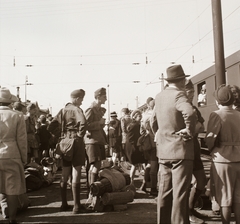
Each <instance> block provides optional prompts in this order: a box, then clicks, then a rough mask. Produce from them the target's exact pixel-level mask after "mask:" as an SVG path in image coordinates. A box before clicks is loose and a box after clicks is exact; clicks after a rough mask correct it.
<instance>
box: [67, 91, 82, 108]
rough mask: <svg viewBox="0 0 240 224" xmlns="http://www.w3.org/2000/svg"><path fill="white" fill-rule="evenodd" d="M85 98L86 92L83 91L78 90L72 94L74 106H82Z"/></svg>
mask: <svg viewBox="0 0 240 224" xmlns="http://www.w3.org/2000/svg"><path fill="white" fill-rule="evenodd" d="M84 96H85V91H84V90H83V89H76V90H74V91H72V92H71V94H70V97H71V102H72V104H73V105H75V106H77V107H79V106H81V105H82V101H83V98H84Z"/></svg>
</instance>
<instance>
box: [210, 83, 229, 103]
mask: <svg viewBox="0 0 240 224" xmlns="http://www.w3.org/2000/svg"><path fill="white" fill-rule="evenodd" d="M213 95H214V97H215V98H216V100H217V102H218V103H219V104H221V105H223V106H230V105H231V104H233V102H234V96H233V93H232V91H231V89H230V86H229V85H228V86H226V85H224V84H223V85H220V86H219V87H218V88H217V90H216V91H215V92H214V94H213Z"/></svg>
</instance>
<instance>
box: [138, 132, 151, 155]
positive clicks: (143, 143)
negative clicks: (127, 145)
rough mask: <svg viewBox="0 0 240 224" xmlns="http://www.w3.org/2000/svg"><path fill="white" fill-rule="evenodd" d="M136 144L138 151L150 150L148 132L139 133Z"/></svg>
mask: <svg viewBox="0 0 240 224" xmlns="http://www.w3.org/2000/svg"><path fill="white" fill-rule="evenodd" d="M137 146H138V148H139V151H140V152H143V151H148V150H151V149H152V144H151V139H150V136H149V134H144V135H141V136H140V137H139V138H138V141H137Z"/></svg>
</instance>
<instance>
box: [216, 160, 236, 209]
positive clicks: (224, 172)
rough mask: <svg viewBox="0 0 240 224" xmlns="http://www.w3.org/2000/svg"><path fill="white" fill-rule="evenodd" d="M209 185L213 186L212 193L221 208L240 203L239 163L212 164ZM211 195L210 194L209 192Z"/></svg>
mask: <svg viewBox="0 0 240 224" xmlns="http://www.w3.org/2000/svg"><path fill="white" fill-rule="evenodd" d="M211 172H212V173H211V174H212V175H211V183H213V185H214V191H213V193H214V194H215V195H213V196H215V198H216V201H217V202H218V204H219V205H220V206H221V207H224V206H227V207H230V206H232V204H233V203H237V204H239V203H240V178H239V177H240V162H236V163H216V162H214V163H212V167H211ZM211 193H212V192H211Z"/></svg>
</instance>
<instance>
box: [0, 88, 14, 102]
mask: <svg viewBox="0 0 240 224" xmlns="http://www.w3.org/2000/svg"><path fill="white" fill-rule="evenodd" d="M16 101H18V98H17V97H16V96H14V95H12V94H11V93H10V91H9V89H7V88H5V87H1V88H0V103H12V102H16Z"/></svg>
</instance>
